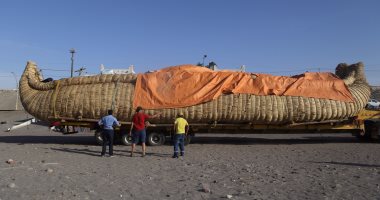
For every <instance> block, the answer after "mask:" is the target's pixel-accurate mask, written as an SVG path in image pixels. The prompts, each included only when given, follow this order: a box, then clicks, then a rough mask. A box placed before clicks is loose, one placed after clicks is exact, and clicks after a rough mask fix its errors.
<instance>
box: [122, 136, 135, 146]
mask: <svg viewBox="0 0 380 200" xmlns="http://www.w3.org/2000/svg"><path fill="white" fill-rule="evenodd" d="M121 143H122V144H123V145H126V146H130V145H132V136H129V135H128V134H123V135H122V136H121Z"/></svg>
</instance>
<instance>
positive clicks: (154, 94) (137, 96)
mask: <svg viewBox="0 0 380 200" xmlns="http://www.w3.org/2000/svg"><path fill="white" fill-rule="evenodd" d="M231 93H233V94H254V95H279V96H282V95H285V96H302V97H314V98H324V99H332V100H337V101H345V102H353V100H354V99H353V97H352V95H351V93H350V91H349V90H348V88H347V86H346V85H345V84H344V82H343V80H341V79H339V78H338V77H337V76H335V75H334V74H332V73H326V72H324V73H315V72H307V73H305V74H301V75H297V76H292V77H288V76H272V75H268V74H252V73H244V72H232V71H213V70H210V69H208V68H205V67H199V66H194V65H180V66H175V67H168V68H164V69H161V70H158V71H156V72H152V73H145V74H139V75H138V77H137V82H136V88H135V93H134V99H133V106H134V107H135V108H136V107H137V106H142V107H143V108H144V109H162V108H181V107H187V106H193V105H197V104H200V103H204V102H208V101H211V100H214V99H216V98H218V97H219V96H220V95H222V94H231Z"/></svg>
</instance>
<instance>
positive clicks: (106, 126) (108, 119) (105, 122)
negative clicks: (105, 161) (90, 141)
mask: <svg viewBox="0 0 380 200" xmlns="http://www.w3.org/2000/svg"><path fill="white" fill-rule="evenodd" d="M112 113H113V111H112V110H108V115H107V116H104V117H102V119H100V120H99V122H98V124H99V126H102V128H103V132H102V138H103V148H102V153H101V156H102V157H104V156H105V154H106V148H107V143H108V145H109V155H110V157H113V136H114V131H113V127H114V126H120V123H119V122H118V121H117V119H116V118H115V117H114V116H112Z"/></svg>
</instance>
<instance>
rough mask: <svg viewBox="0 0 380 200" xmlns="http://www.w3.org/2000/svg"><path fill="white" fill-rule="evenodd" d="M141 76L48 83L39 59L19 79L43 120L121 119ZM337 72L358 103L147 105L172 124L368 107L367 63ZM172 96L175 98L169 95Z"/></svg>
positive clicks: (302, 116) (332, 116)
mask: <svg viewBox="0 0 380 200" xmlns="http://www.w3.org/2000/svg"><path fill="white" fill-rule="evenodd" d="M140 75H141V74H138V75H134V74H114V75H110V74H107V75H95V76H86V77H73V78H63V79H60V80H53V81H50V82H43V80H44V78H43V76H42V74H41V73H40V70H39V69H38V67H37V64H36V63H35V62H32V61H29V62H27V65H26V67H25V70H24V72H23V74H22V76H21V79H20V82H19V84H20V85H19V91H20V99H21V102H22V105H23V107H24V108H25V110H26V111H27V112H29V113H30V114H31V115H33V116H35V117H36V118H38V119H40V120H46V121H53V120H60V119H71V120H82V121H94V120H98V119H99V118H101V117H102V116H104V115H106V113H107V110H108V109H113V110H114V115H115V117H116V118H118V119H119V120H120V121H124V122H129V121H131V117H132V115H133V114H134V110H135V105H134V104H133V100H134V94H135V87H136V82H137V80H138V76H140ZM335 75H336V76H337V77H339V79H340V80H341V81H343V82H344V84H345V85H346V86H347V88H348V90H349V92H350V93H351V95H352V101H339V100H333V99H329V98H315V97H305V96H285V95H254V94H222V95H221V96H219V97H218V98H216V99H215V100H211V101H208V102H203V103H200V104H197V105H192V106H185V107H177V108H158V109H154V108H153V109H151V108H150V109H146V111H145V112H146V113H148V114H153V113H156V112H161V113H162V114H161V118H159V119H155V120H153V121H152V122H154V123H172V122H173V119H174V118H175V116H176V115H177V114H178V113H179V112H181V113H183V114H184V116H185V118H186V119H187V120H188V121H189V122H190V123H210V122H229V123H246V122H249V123H253V124H255V123H257V124H292V123H302V122H324V121H329V120H342V119H348V118H350V117H353V116H355V115H357V113H358V112H359V111H360V110H361V109H363V108H364V107H365V105H366V103H367V101H368V99H369V96H370V88H369V85H368V83H367V81H366V78H365V74H364V65H363V63H356V64H352V65H348V64H344V63H343V64H339V65H338V66H337V68H336V72H335ZM168 98H170V97H168Z"/></svg>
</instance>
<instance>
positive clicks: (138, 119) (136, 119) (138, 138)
mask: <svg viewBox="0 0 380 200" xmlns="http://www.w3.org/2000/svg"><path fill="white" fill-rule="evenodd" d="M160 115H161V113H157V114H155V115H147V114H145V113H144V111H143V108H142V107H141V106H138V107H137V108H136V113H135V114H134V115H133V117H132V125H131V130H130V131H129V135H130V136H132V150H131V157H133V152H134V150H135V147H136V144H138V143H139V142H141V146H142V157H144V156H145V150H146V147H145V139H146V131H145V120H146V119H149V118H156V117H158V116H160Z"/></svg>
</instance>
